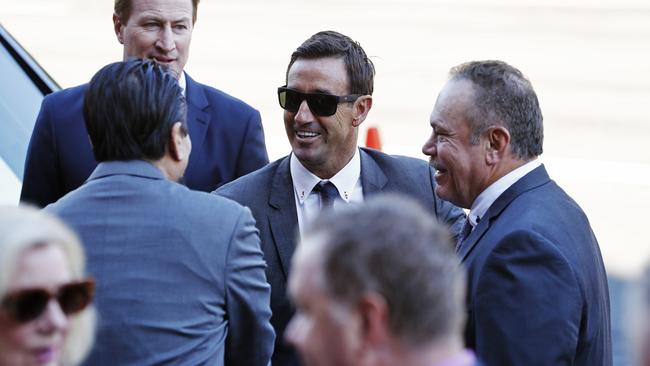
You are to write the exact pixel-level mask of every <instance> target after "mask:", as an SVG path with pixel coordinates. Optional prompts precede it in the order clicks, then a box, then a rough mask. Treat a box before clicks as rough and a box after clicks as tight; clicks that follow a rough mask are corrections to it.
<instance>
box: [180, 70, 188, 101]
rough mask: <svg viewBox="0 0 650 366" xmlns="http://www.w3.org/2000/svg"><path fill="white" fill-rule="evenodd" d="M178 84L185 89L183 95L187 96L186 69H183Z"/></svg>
mask: <svg viewBox="0 0 650 366" xmlns="http://www.w3.org/2000/svg"><path fill="white" fill-rule="evenodd" d="M178 86H180V87H181V89H183V96H184V97H185V98H187V89H186V87H187V80H185V71H181V77H180V78H178Z"/></svg>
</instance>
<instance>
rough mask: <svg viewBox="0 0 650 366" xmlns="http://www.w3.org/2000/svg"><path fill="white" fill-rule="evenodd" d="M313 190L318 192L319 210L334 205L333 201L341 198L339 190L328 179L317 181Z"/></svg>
mask: <svg viewBox="0 0 650 366" xmlns="http://www.w3.org/2000/svg"><path fill="white" fill-rule="evenodd" d="M314 192H318V193H319V194H320V199H321V210H322V209H325V208H332V207H333V206H334V201H336V200H337V199H340V198H341V196H340V195H339V190H338V189H336V186H335V185H334V184H333V183H332V182H330V181H328V180H321V181H320V182H318V184H316V186H315V187H314Z"/></svg>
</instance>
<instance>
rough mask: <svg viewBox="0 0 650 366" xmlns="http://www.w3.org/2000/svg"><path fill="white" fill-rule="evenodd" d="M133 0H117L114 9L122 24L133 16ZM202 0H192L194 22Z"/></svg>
mask: <svg viewBox="0 0 650 366" xmlns="http://www.w3.org/2000/svg"><path fill="white" fill-rule="evenodd" d="M132 1H133V0H115V6H114V8H113V11H114V12H115V15H117V17H118V18H120V22H122V24H126V23H127V22H128V21H129V17H131V9H132V8H133V4H132ZM199 1H200V0H192V23H196V12H197V8H198V7H199Z"/></svg>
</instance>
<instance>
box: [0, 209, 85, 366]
mask: <svg viewBox="0 0 650 366" xmlns="http://www.w3.org/2000/svg"><path fill="white" fill-rule="evenodd" d="M43 245H56V246H58V247H60V248H61V249H62V250H63V252H64V254H65V256H66V258H67V261H68V265H69V269H70V274H71V276H72V278H73V279H81V278H83V276H84V262H85V258H84V253H83V249H82V247H81V244H80V242H79V239H78V238H77V236H76V235H75V234H74V233H73V232H72V231H71V230H70V229H68V228H67V227H66V226H65V225H64V224H63V223H62V222H61V221H60V220H58V219H57V218H55V217H53V216H51V215H49V214H47V213H45V212H41V211H37V210H36V209H35V208H32V207H28V206H21V207H13V206H0V299H2V298H3V297H4V296H5V294H6V293H7V289H8V288H9V285H10V284H9V278H10V277H11V275H12V273H14V271H15V264H16V263H17V262H18V258H19V257H20V256H21V255H23V254H24V253H25V252H26V251H27V250H29V249H32V248H35V247H38V246H43ZM69 322H70V328H69V331H68V335H67V338H66V343H65V348H64V350H63V364H64V365H67V364H79V363H80V362H81V361H82V360H83V358H84V357H85V356H86V354H87V353H88V351H90V348H91V346H92V344H93V335H94V329H95V327H94V325H95V311H94V309H93V308H92V307H91V306H89V307H87V308H86V309H84V310H83V311H82V312H81V313H79V314H75V315H74V316H71V317H70V318H69Z"/></svg>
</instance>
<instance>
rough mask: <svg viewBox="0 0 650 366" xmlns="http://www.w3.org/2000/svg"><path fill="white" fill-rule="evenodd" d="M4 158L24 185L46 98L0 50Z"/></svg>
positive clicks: (0, 153)
mask: <svg viewBox="0 0 650 366" xmlns="http://www.w3.org/2000/svg"><path fill="white" fill-rule="evenodd" d="M0 70H2V83H0V121H2V122H1V125H0V129H1V131H2V132H1V133H0V157H1V158H2V159H3V160H4V161H5V163H6V164H7V166H9V168H10V169H11V171H13V172H14V174H15V175H16V176H17V177H18V178H19V179H20V180H21V181H22V177H23V167H24V164H25V154H26V153H27V145H28V144H29V137H30V136H31V134H32V129H33V128H34V122H35V121H36V116H37V114H38V110H39V109H40V105H41V101H42V100H43V94H42V93H41V91H40V90H39V89H38V88H37V87H36V85H35V84H34V83H33V82H32V80H31V78H30V77H29V76H28V75H27V74H26V73H25V72H24V71H23V69H22V68H21V67H20V65H18V63H17V62H16V61H15V60H14V58H13V57H12V56H11V54H10V53H9V52H8V51H7V49H6V48H4V47H2V48H0Z"/></svg>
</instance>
